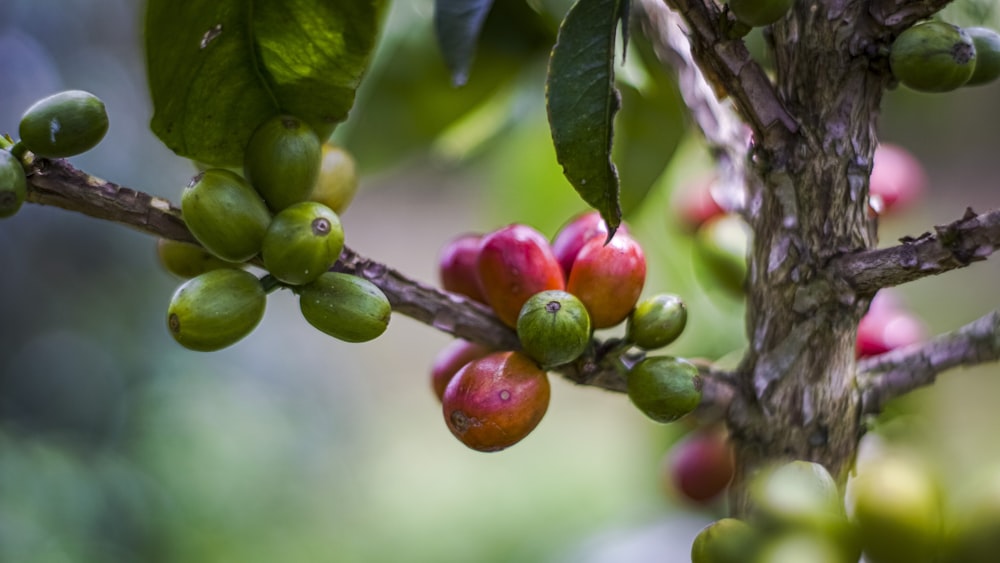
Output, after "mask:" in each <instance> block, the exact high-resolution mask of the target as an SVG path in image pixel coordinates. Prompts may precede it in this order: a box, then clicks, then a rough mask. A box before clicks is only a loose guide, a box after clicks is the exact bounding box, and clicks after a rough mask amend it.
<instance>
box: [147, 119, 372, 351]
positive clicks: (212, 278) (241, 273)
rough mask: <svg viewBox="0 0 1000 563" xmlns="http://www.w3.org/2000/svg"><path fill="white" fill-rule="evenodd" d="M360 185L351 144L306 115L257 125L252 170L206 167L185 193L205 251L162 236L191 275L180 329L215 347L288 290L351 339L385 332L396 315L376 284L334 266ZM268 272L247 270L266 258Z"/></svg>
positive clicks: (248, 328) (321, 321) (177, 268)
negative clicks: (314, 125)
mask: <svg viewBox="0 0 1000 563" xmlns="http://www.w3.org/2000/svg"><path fill="white" fill-rule="evenodd" d="M356 187H357V177H356V175H355V173H354V163H353V160H352V159H351V157H350V155H349V154H347V153H346V152H345V151H344V150H343V149H341V148H339V147H336V146H334V145H332V144H330V143H326V144H324V143H322V142H321V141H320V139H319V137H317V135H316V133H314V132H313V130H312V129H311V128H310V127H309V125H308V124H306V123H305V122H303V121H302V120H300V119H298V118H296V117H293V116H290V115H276V116H273V117H271V118H269V119H267V120H265V121H264V122H263V123H262V124H261V125H260V126H259V127H257V129H256V130H255V131H254V133H253V135H252V136H251V138H250V141H249V143H248V144H247V147H246V151H245V153H244V166H243V174H242V175H240V174H239V173H237V172H235V171H233V170H231V169H227V168H206V169H204V170H202V171H201V172H200V173H199V174H197V175H196V176H195V177H194V178H192V179H191V182H190V183H189V184H188V185H187V187H186V188H185V189H184V192H183V194H182V195H181V213H182V215H183V218H184V221H185V223H186V224H187V226H188V229H190V231H191V234H192V235H193V236H194V238H195V239H196V240H197V241H198V243H200V245H201V246H200V247H199V246H196V245H191V244H188V243H183V242H177V241H167V240H161V241H159V243H158V251H159V256H160V259H161V262H162V263H163V265H164V266H165V267H166V268H167V269H168V270H169V271H171V272H173V273H175V274H177V275H180V276H182V277H189V278H190V279H188V280H187V281H186V282H184V283H183V284H182V285H181V286H180V287H179V288H178V289H177V291H176V292H175V293H174V295H173V297H172V299H171V300H170V306H169V308H168V310H167V325H168V327H169V329H170V334H171V335H172V336H173V337H174V339H175V340H177V342H179V343H180V344H181V345H183V346H184V347H186V348H190V349H192V350H200V351H212V350H218V349H221V348H224V347H226V346H229V345H231V344H234V343H235V342H237V341H239V340H240V339H242V338H243V337H245V336H246V335H248V334H249V333H250V332H252V331H253V329H254V328H256V326H257V325H258V324H259V323H260V321H261V319H262V318H263V316H264V308H265V304H266V301H267V295H268V294H269V293H270V292H272V291H274V290H276V289H280V288H287V289H290V290H291V291H293V292H294V293H296V294H297V295H298V298H299V308H300V309H301V311H302V316H303V317H304V318H305V319H306V321H308V322H309V324H311V325H312V326H314V327H315V328H317V329H319V330H320V331H322V332H324V333H326V334H328V335H330V336H333V337H335V338H337V339H340V340H343V341H346V342H365V341H368V340H372V339H374V338H376V337H378V336H380V335H381V334H382V333H383V332H385V330H386V328H387V327H388V324H389V318H390V314H391V312H392V309H391V306H390V304H389V300H388V298H387V297H386V296H385V294H384V293H383V292H382V291H381V290H380V289H379V288H378V287H377V286H375V285H374V284H373V283H371V282H369V281H368V280H365V279H363V278H360V277H357V276H353V275H350V274H347V273H342V272H334V271H331V268H332V267H333V265H334V264H335V263H336V262H337V259H338V258H339V257H340V254H341V251H342V250H343V248H344V229H343V226H342V225H341V221H340V216H339V213H340V212H342V211H343V210H344V208H345V207H346V206H347V203H349V201H350V198H351V196H353V193H354V191H355V189H356ZM258 257H259V261H258V262H257V265H258V266H263V269H264V270H266V272H267V273H266V274H265V275H264V276H263V277H260V278H258V277H257V275H255V274H253V273H251V272H250V271H249V270H247V269H245V267H246V266H247V265H248V264H249V263H250V262H251V261H255V260H257V258H258Z"/></svg>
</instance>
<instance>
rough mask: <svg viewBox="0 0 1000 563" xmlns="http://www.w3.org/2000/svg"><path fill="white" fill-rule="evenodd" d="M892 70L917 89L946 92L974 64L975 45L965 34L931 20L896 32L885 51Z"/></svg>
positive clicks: (965, 78)
mask: <svg viewBox="0 0 1000 563" xmlns="http://www.w3.org/2000/svg"><path fill="white" fill-rule="evenodd" d="M889 66H890V67H891V68H892V74H893V75H894V76H895V77H896V78H897V79H898V80H899V81H900V82H901V83H903V84H905V85H906V86H908V87H910V88H912V89H914V90H918V91H921V92H947V91H949V90H954V89H956V88H958V87H959V86H962V85H963V84H965V83H966V82H968V81H969V78H970V77H971V76H972V73H973V71H974V70H975V68H976V47H975V45H974V44H973V42H972V38H971V37H969V34H968V33H966V32H965V31H963V30H962V29H961V28H959V27H957V26H954V25H952V24H950V23H945V22H942V21H937V20H932V21H927V22H924V23H920V24H917V25H915V26H913V27H911V28H909V29H907V30H906V31H904V32H903V33H901V34H899V37H897V38H896V40H895V41H893V43H892V47H891V49H890V51H889Z"/></svg>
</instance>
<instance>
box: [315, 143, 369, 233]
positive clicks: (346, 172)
mask: <svg viewBox="0 0 1000 563" xmlns="http://www.w3.org/2000/svg"><path fill="white" fill-rule="evenodd" d="M357 192H358V166H357V163H355V161H354V157H353V156H351V153H349V152H347V150H345V149H344V148H343V147H340V146H337V145H334V144H333V143H324V144H323V156H322V159H321V161H320V168H319V177H318V178H317V179H316V185H315V186H314V187H313V189H312V192H311V193H310V194H309V201H315V202H318V203H322V204H323V205H325V206H327V207H329V208H330V209H332V210H333V211H334V213H337V214H338V215H340V214H342V213H343V212H344V210H346V209H347V206H348V205H350V204H351V200H353V199H354V194H356V193H357Z"/></svg>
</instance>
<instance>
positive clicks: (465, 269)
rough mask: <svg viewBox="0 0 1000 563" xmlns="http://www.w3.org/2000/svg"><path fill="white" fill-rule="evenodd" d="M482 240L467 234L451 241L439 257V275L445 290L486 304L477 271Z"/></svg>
mask: <svg viewBox="0 0 1000 563" xmlns="http://www.w3.org/2000/svg"><path fill="white" fill-rule="evenodd" d="M482 238H483V237H482V235H479V234H474V233H467V234H463V235H459V236H457V237H455V238H453V239H451V240H449V241H448V242H447V244H445V245H444V248H442V249H441V254H440V255H439V256H438V274H439V275H440V277H441V287H443V288H444V289H446V290H448V291H451V292H453V293H459V294H461V295H464V296H466V297H468V298H470V299H474V300H476V301H479V302H480V303H486V297H484V296H483V290H482V289H481V288H480V286H479V274H478V273H477V270H476V260H477V259H478V258H479V242H480V241H481V240H482Z"/></svg>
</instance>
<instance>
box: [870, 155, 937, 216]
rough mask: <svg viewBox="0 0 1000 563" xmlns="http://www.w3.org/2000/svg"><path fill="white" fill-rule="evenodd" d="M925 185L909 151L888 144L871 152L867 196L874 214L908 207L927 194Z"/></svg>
mask: <svg viewBox="0 0 1000 563" xmlns="http://www.w3.org/2000/svg"><path fill="white" fill-rule="evenodd" d="M927 184H928V180H927V174H926V172H924V167H923V165H921V164H920V161H919V160H917V158H916V157H915V156H913V155H912V154H910V152H909V151H907V150H906V149H904V148H903V147H900V146H898V145H894V144H891V143H881V144H880V145H879V146H878V148H876V149H875V157H874V159H873V162H872V175H871V179H870V181H869V185H868V196H869V204H870V206H871V208H872V209H873V210H874V211H875V212H876V214H878V215H884V214H887V213H889V212H890V211H895V210H899V209H902V208H904V207H908V206H909V205H911V204H912V203H914V202H916V201H917V200H919V199H920V197H921V196H922V195H923V193H924V192H926V191H927Z"/></svg>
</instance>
